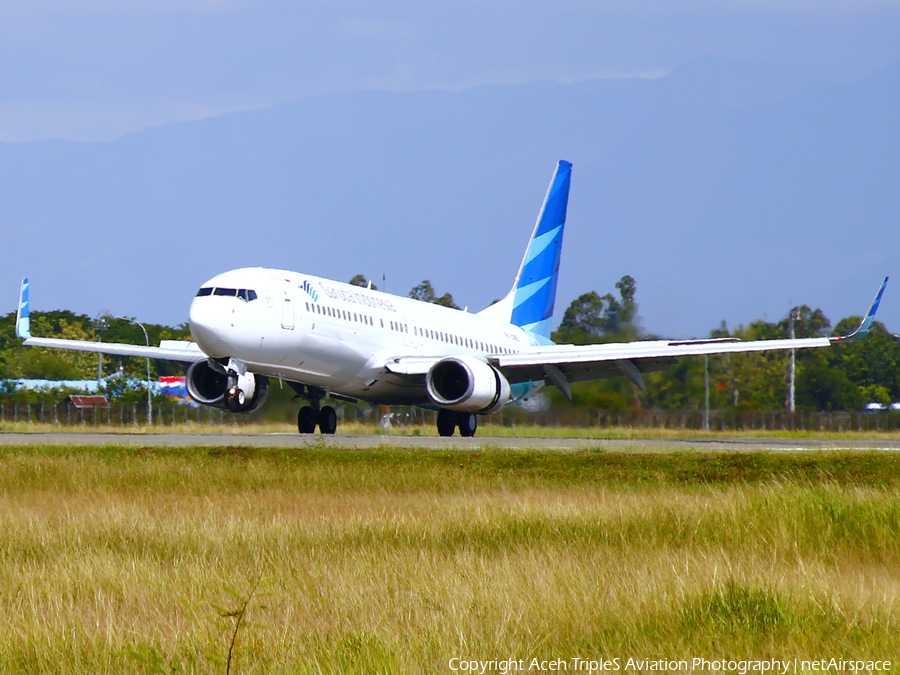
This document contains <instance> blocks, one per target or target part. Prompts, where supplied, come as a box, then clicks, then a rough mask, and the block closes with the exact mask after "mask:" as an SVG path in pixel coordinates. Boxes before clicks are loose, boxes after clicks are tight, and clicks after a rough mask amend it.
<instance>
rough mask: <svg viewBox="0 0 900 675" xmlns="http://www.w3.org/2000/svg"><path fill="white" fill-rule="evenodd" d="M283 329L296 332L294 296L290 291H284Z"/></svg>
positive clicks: (282, 305) (282, 308) (282, 307)
mask: <svg viewBox="0 0 900 675" xmlns="http://www.w3.org/2000/svg"><path fill="white" fill-rule="evenodd" d="M281 327H282V328H284V329H285V330H294V294H293V293H291V292H290V291H289V290H288V289H285V290H284V299H283V300H282V304H281Z"/></svg>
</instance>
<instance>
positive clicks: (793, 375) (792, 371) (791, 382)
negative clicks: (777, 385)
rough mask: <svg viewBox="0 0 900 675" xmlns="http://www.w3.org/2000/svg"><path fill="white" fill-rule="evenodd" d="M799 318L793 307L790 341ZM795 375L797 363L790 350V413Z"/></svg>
mask: <svg viewBox="0 0 900 675" xmlns="http://www.w3.org/2000/svg"><path fill="white" fill-rule="evenodd" d="M799 318H800V312H799V311H798V310H797V308H796V307H795V308H794V309H792V310H791V340H793V339H794V321H796V320H798V319H799ZM796 375H797V361H796V359H795V356H794V350H793V349H792V350H791V381H790V400H789V402H788V408H789V409H790V411H791V412H794V398H795V395H796V389H795V388H794V378H795V377H796Z"/></svg>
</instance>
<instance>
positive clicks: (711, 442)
mask: <svg viewBox="0 0 900 675" xmlns="http://www.w3.org/2000/svg"><path fill="white" fill-rule="evenodd" d="M35 444H39V445H70V446H86V445H93V446H96V445H124V446H133V447H189V446H204V447H223V446H224V447H255V448H298V449H303V448H335V449H347V450H353V449H359V450H377V449H379V448H398V447H399V448H430V449H435V450H440V449H460V450H464V449H479V448H506V449H510V450H526V449H535V450H561V451H566V450H570V451H571V450H583V449H587V448H593V449H599V450H609V451H626V452H627V451H629V450H631V451H634V450H642V451H647V450H649V451H651V452H652V451H654V450H656V451H672V450H676V451H677V450H704V451H732V452H748V451H773V452H779V451H781V452H787V451H801V450H900V439H886V440H885V439H866V438H863V439H844V438H840V439H834V438H716V439H704V438H693V439H691V438H632V439H589V438H498V437H493V438H492V437H488V436H484V437H475V438H460V437H458V436H454V437H451V438H440V437H438V436H385V435H379V434H368V435H351V434H336V435H334V436H321V435H318V434H316V435H314V436H301V435H300V434H224V433H219V434H199V433H198V434H166V433H160V434H111V433H106V434H104V433H89V432H83V433H69V432H55V433H38V432H35V433H0V445H35Z"/></svg>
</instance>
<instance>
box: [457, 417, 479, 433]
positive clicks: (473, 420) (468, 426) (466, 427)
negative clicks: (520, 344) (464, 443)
mask: <svg viewBox="0 0 900 675" xmlns="http://www.w3.org/2000/svg"><path fill="white" fill-rule="evenodd" d="M457 423H458V424H459V435H460V436H465V437H467V438H471V437H472V436H474V435H475V430H476V429H478V418H477V417H475V415H473V414H472V413H459V417H458V418H457Z"/></svg>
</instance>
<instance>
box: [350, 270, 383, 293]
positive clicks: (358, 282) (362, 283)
mask: <svg viewBox="0 0 900 675" xmlns="http://www.w3.org/2000/svg"><path fill="white" fill-rule="evenodd" d="M350 285H351V286H359V287H361V288H368V287H369V280H368V279H366V277H365V276H363V275H362V274H357V275H356V276H355V277H353V278H352V279H351V280H350ZM372 290H373V291H377V290H378V286H376V285H375V284H372Z"/></svg>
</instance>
